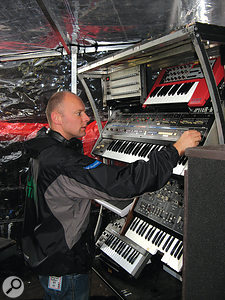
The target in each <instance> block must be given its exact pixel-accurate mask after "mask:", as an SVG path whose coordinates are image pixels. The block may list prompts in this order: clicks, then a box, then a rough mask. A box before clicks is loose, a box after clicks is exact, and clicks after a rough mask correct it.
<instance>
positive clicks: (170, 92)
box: [168, 84, 181, 96]
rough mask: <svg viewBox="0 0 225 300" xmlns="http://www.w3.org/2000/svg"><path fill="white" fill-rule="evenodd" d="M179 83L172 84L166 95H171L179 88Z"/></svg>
mask: <svg viewBox="0 0 225 300" xmlns="http://www.w3.org/2000/svg"><path fill="white" fill-rule="evenodd" d="M180 86H181V84H175V85H173V87H172V89H171V90H170V91H169V93H168V96H173V95H174V94H175V93H176V91H177V90H178V89H179V88H180Z"/></svg>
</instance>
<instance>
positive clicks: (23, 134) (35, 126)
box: [0, 121, 48, 142]
mask: <svg viewBox="0 0 225 300" xmlns="http://www.w3.org/2000/svg"><path fill="white" fill-rule="evenodd" d="M43 126H45V127H48V124H44V123H10V122H1V121H0V141H11V142H22V141H25V140H28V139H31V138H33V137H35V136H36V133H37V131H38V130H40V129H41V128H42V127H43Z"/></svg>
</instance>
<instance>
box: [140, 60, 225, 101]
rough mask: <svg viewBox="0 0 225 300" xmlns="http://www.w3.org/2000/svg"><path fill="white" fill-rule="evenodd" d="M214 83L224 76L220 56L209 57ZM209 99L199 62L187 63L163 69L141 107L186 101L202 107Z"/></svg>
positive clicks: (217, 82)
mask: <svg viewBox="0 0 225 300" xmlns="http://www.w3.org/2000/svg"><path fill="white" fill-rule="evenodd" d="M210 64H211V67H212V70H213V74H214V77H215V80H216V84H217V86H218V84H219V83H220V82H221V80H222V79H223V78H224V68H223V66H222V65H221V61H220V57H217V58H214V59H210ZM208 99H209V90H208V87H207V84H206V80H205V78H204V75H203V72H202V70H201V67H200V64H199V63H188V64H185V65H179V66H174V67H169V68H166V69H163V70H162V71H161V72H160V74H159V76H158V78H157V80H156V81H155V83H154V85H153V87H152V89H151V91H150V93H149V95H148V97H147V99H146V100H145V102H144V104H143V107H146V106H147V105H152V104H153V105H154V104H157V105H158V104H172V103H174V104H175V103H187V104H188V106H190V107H202V106H204V105H205V103H206V101H207V100H208Z"/></svg>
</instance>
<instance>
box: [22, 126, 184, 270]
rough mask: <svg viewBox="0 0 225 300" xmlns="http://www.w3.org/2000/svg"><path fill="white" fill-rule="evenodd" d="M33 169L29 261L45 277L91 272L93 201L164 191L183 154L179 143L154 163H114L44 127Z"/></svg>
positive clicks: (26, 235)
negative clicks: (102, 159)
mask: <svg viewBox="0 0 225 300" xmlns="http://www.w3.org/2000/svg"><path fill="white" fill-rule="evenodd" d="M25 148H26V151H27V152H28V153H29V155H30V156H31V157H32V159H31V164H30V168H29V174H28V181H27V188H26V207H25V221H24V231H23V251H24V257H25V259H26V260H27V262H28V263H29V264H30V265H31V266H32V267H33V268H34V270H36V272H37V273H38V274H40V275H56V276H61V275H65V274H70V273H86V272H87V271H88V270H89V269H90V267H91V264H92V260H93V256H94V251H93V249H94V240H93V234H92V233H91V229H90V228H89V225H88V224H89V216H90V206H91V201H90V199H106V200H107V199H110V200H113V199H116V200H118V199H130V198H133V197H135V196H138V195H141V194H143V193H145V192H151V191H154V190H157V189H160V188H161V187H162V186H163V185H164V184H165V183H166V182H167V181H168V179H169V177H170V176H171V174H172V171H173V168H174V167H175V166H176V164H177V162H178V159H179V155H178V152H177V150H176V149H175V148H174V147H173V146H168V147H166V148H165V149H163V150H161V151H155V152H154V151H153V152H152V153H151V156H150V159H149V161H148V162H144V161H142V160H139V161H136V162H134V163H132V164H129V165H127V166H122V167H121V166H120V167H118V166H108V165H105V164H103V163H101V162H100V161H98V160H95V159H93V158H90V157H87V156H85V155H83V154H82V143H81V141H80V140H78V139H75V138H74V139H72V140H70V141H67V140H65V139H64V138H63V137H62V136H61V135H60V134H59V133H57V132H54V131H52V130H50V132H49V133H46V130H42V131H41V134H39V136H37V137H36V138H34V139H32V140H29V141H27V142H26V144H25Z"/></svg>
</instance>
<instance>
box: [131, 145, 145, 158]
mask: <svg viewBox="0 0 225 300" xmlns="http://www.w3.org/2000/svg"><path fill="white" fill-rule="evenodd" d="M142 146H143V143H139V144H138V145H137V147H135V149H134V150H133V151H132V153H131V154H132V155H137V153H138V152H139V151H140V149H141V147H142Z"/></svg>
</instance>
